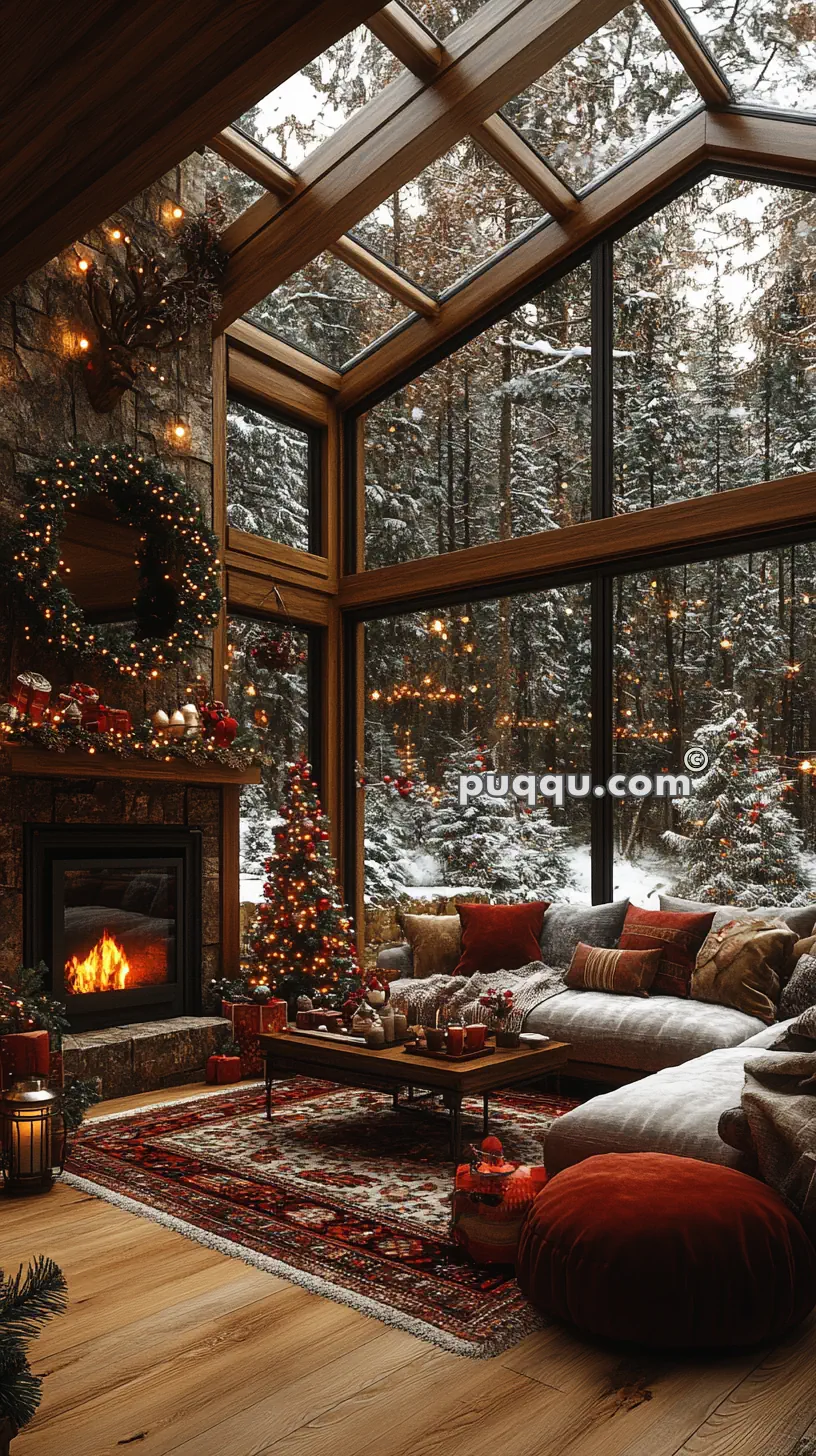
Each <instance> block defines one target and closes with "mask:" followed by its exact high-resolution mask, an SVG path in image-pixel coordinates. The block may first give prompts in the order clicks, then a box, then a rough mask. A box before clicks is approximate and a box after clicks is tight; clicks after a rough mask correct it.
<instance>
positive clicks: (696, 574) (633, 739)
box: [613, 544, 816, 905]
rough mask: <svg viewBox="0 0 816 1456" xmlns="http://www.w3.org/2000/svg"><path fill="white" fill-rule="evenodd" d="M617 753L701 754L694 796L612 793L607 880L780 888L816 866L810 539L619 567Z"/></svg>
mask: <svg viewBox="0 0 816 1456" xmlns="http://www.w3.org/2000/svg"><path fill="white" fill-rule="evenodd" d="M613 600H614V631H615V657H614V702H615V719H614V751H615V768H616V771H618V772H625V773H627V774H630V773H652V774H653V773H660V772H668V773H682V772H683V756H684V753H685V752H686V750H687V749H688V748H689V747H690V746H691V745H692V744H695V745H697V744H698V745H700V746H702V747H703V748H704V749H705V750H706V752H707V753H708V755H709V757H710V760H711V768H710V770H709V771H708V772H707V773H702V774H700V775H699V776H697V777H696V778H693V787H694V792H693V794H692V796H691V798H690V799H688V800H685V801H683V802H682V803H680V802H674V803H672V801H671V800H669V799H658V798H644V799H640V800H638V799H627V800H624V801H621V802H620V803H618V805H617V806H616V811H615V814H616V822H615V892H616V894H627V895H632V896H633V898H634V899H636V900H637V902H638V903H639V904H641V905H645V904H646V903H647V902H649V901H651V902H652V903H654V901H655V899H656V896H657V894H658V892H659V891H660V890H664V891H668V892H670V893H675V894H679V895H684V896H686V897H687V898H689V899H694V900H700V899H711V900H714V901H716V902H733V903H735V904H744V905H751V904H755V905H756V904H759V905H762V904H765V905H768V904H777V905H778V904H786V903H788V902H790V901H791V900H794V899H795V898H796V897H797V895H800V894H802V895H804V896H805V898H808V896H809V893H810V891H809V889H808V886H809V885H810V884H812V882H813V876H814V870H816V855H815V854H814V851H815V850H816V789H814V780H813V777H812V771H811V765H814V767H816V696H814V688H813V684H814V680H816V634H814V613H816V545H814V544H808V545H798V546H787V547H784V548H778V549H777V548H775V549H762V550H757V551H754V552H752V553H750V554H748V555H741V556H734V557H729V558H724V559H718V560H716V561H704V562H695V563H689V564H688V565H684V566H671V567H660V568H659V569H656V570H654V571H652V572H646V573H640V574H638V575H636V576H621V577H618V578H617V579H616V581H615V583H614V599H613Z"/></svg>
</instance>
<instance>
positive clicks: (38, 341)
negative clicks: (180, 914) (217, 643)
mask: <svg viewBox="0 0 816 1456" xmlns="http://www.w3.org/2000/svg"><path fill="white" fill-rule="evenodd" d="M203 194H204V177H203V172H202V163H201V159H200V158H199V157H197V156H195V157H193V158H191V159H189V160H188V161H187V162H185V163H183V164H182V166H181V167H179V168H177V169H176V170H175V171H174V172H172V173H170V174H169V175H168V176H167V177H165V178H163V179H162V180H161V181H160V182H157V183H156V184H155V185H154V186H152V187H150V188H149V189H148V190H147V191H146V192H144V193H142V194H141V195H140V196H139V197H138V198H136V199H135V201H133V202H132V203H130V204H128V206H127V207H124V208H122V209H121V210H120V212H118V213H117V214H116V216H115V217H114V218H111V219H109V220H108V222H106V223H105V224H104V225H103V226H102V227H99V228H97V229H95V230H94V231H93V232H92V233H89V234H88V235H87V236H86V237H85V238H83V239H81V240H78V242H80V243H81V251H82V254H83V256H86V257H88V256H93V257H94V259H95V260H96V262H97V263H98V264H99V266H100V268H104V264H105V260H106V258H108V257H109V256H111V255H113V253H114V250H115V249H116V248H117V246H118V245H117V244H116V243H115V241H114V240H113V239H112V238H111V233H112V230H113V228H114V227H116V226H119V227H121V228H122V230H123V231H127V232H129V233H130V234H131V236H132V237H133V239H134V241H135V242H136V243H137V244H138V245H139V246H141V247H143V248H146V249H155V250H160V251H162V252H163V253H166V252H167V251H168V249H169V247H170V246H171V238H172V230H173V227H174V226H178V224H173V222H172V220H171V218H170V207H171V206H172V205H173V204H174V203H176V202H178V203H180V204H181V206H182V207H183V208H184V209H185V212H186V213H187V214H190V213H193V212H196V211H199V210H200V208H201V206H202V204H203V201H204V195H203ZM120 256H121V254H120ZM90 323H91V321H90V319H89V316H88V314H87V312H86V305H85V299H84V285H83V279H82V275H81V273H80V272H79V271H78V269H77V255H76V252H75V250H74V249H73V248H70V249H67V250H66V251H65V252H64V253H61V254H60V255H59V256H58V257H56V258H54V259H52V261H51V262H50V263H48V264H47V265H46V266H45V267H44V268H41V269H39V270H38V271H37V272H36V273H34V274H32V275H31V277H30V278H28V279H27V280H26V281H25V282H24V283H22V284H20V285H19V286H18V287H17V288H15V289H14V290H13V292H12V293H11V294H10V295H9V296H8V298H6V299H4V300H2V301H0V532H2V531H4V530H6V529H7V527H8V524H9V523H10V522H11V521H13V519H14V515H15V511H16V508H17V507H18V505H19V502H20V500H21V499H22V494H23V491H24V477H25V476H26V475H27V474H28V473H29V472H30V471H32V470H35V469H37V468H38V467H39V466H40V465H41V464H42V463H43V462H44V461H45V460H46V459H48V458H49V457H50V456H52V455H53V454H54V453H55V452H57V451H59V450H60V449H63V448H64V447H65V445H66V444H68V443H71V442H74V443H84V444H90V445H96V444H105V443H116V442H122V441H124V442H126V443H129V444H131V445H135V446H136V447H138V448H139V449H141V450H143V451H144V452H145V453H146V454H148V455H152V456H155V457H157V458H159V459H160V460H161V461H162V463H163V464H164V465H165V467H166V468H168V469H171V470H174V471H176V472H178V473H179V474H180V475H182V476H184V477H185V478H186V480H187V482H188V484H189V486H190V487H191V488H192V489H193V490H194V491H195V493H196V494H197V496H198V498H199V500H200V501H201V504H202V507H203V509H204V512H205V515H206V517H207V519H208V520H209V521H211V520H212V491H213V472H212V458H213V455H212V368H211V343H210V330H209V327H207V326H202V327H201V328H199V329H198V330H196V332H195V333H194V334H193V335H191V336H190V338H188V339H187V340H185V341H184V343H183V344H181V345H180V346H179V347H178V348H177V349H176V350H172V351H168V352H166V353H162V354H159V355H157V356H154V359H153V361H151V360H150V359H149V358H146V363H150V362H156V364H157V368H156V370H155V372H151V370H150V369H149V368H148V367H145V368H144V369H143V370H142V372H141V373H140V375H139V377H138V380H137V386H136V388H135V389H133V390H130V391H128V392H127V393H126V394H125V395H124V397H123V398H122V400H121V401H120V403H119V404H118V405H117V406H116V408H115V409H114V410H113V412H112V413H111V414H96V413H95V412H94V410H93V409H92V407H91V405H90V402H89V400H88V396H87V393H86V389H85V382H84V373H83V366H82V362H81V352H80V349H79V339H80V337H81V336H82V334H83V332H84V331H86V330H89V326H90ZM179 418H181V419H183V420H184V421H185V423H187V424H188V426H189V437H188V439H187V440H185V442H184V445H183V447H180V446H178V445H177V444H174V442H173V441H174V437H173V435H172V426H173V424H174V423H176V422H177V420H178V419H179ZM27 668H32V669H34V670H35V671H39V672H42V673H44V675H45V676H46V677H47V678H48V679H49V681H50V682H52V683H53V684H54V685H55V686H56V685H57V684H60V683H64V682H66V681H70V680H71V679H72V678H77V677H79V678H82V679H84V680H86V681H87V680H91V681H93V683H94V685H95V686H97V687H99V688H100V689H101V690H102V693H103V696H104V697H105V698H106V699H107V701H109V702H111V703H114V704H116V705H121V706H123V707H127V708H129V709H130V710H131V712H132V713H133V715H134V717H136V718H140V717H142V716H144V714H145V713H146V712H147V713H151V712H153V711H154V710H155V708H156V707H158V706H163V707H168V708H172V707H174V706H176V705H177V704H178V703H179V701H183V700H184V697H185V696H186V695H185V691H184V690H185V687H186V684H187V682H188V680H189V677H190V672H189V671H186V670H184V671H181V670H180V671H175V670H172V671H170V672H168V673H167V674H165V676H164V678H163V679H162V680H161V681H159V682H157V683H155V684H149V685H141V684H131V683H127V682H125V683H123V681H122V680H121V679H120V678H119V677H117V678H116V680H115V683H110V684H106V680H105V678H104V676H103V675H102V674H101V673H100V672H98V671H93V673H92V674H91V670H90V669H88V668H87V667H83V668H81V669H80V668H79V667H78V666H77V664H76V663H71V662H66V661H60V660H59V659H58V658H55V659H52V660H48V659H47V657H45V656H44V655H43V654H42V653H41V652H38V653H37V654H36V655H33V654H32V651H31V649H29V650H28V651H26V650H24V648H23V644H22V642H21V634H20V632H19V630H18V629H17V628H16V627H15V623H14V620H13V616H12V613H11V612H10V611H9V605H8V603H7V604H5V609H4V611H3V612H2V613H1V614H0V701H2V700H3V698H4V696H5V693H6V691H7V689H8V687H9V685H10V683H11V682H13V680H14V678H15V677H16V675H17V673H19V672H21V671H23V670H25V669H27ZM195 668H196V670H198V671H202V672H204V673H205V674H206V675H207V676H208V677H209V676H210V674H211V671H212V654H211V652H207V653H205V654H203V655H202V659H201V661H200V662H198V663H196V664H195ZM108 686H109V691H106V688H107V687H108ZM2 760H3V755H2V754H0V974H2V972H3V971H4V970H5V971H7V970H9V969H10V968H12V967H13V966H15V965H16V964H19V961H20V958H21V955H22V857H21V856H22V827H23V824H24V823H26V822H27V821H28V822H30V821H37V822H40V823H43V822H45V823H51V822H53V823H86V824H110V823H122V824H144V823H157V824H162V823H164V824H184V825H188V826H190V827H199V828H201V829H202V830H203V832H204V925H203V936H202V939H203V943H204V966H203V971H204V977H205V979H208V978H209V977H210V976H212V975H216V974H217V973H218V972H219V969H220V883H219V876H220V862H219V854H220V814H221V791H220V789H218V788H213V787H186V788H185V787H183V786H177V785H174V784H172V783H171V784H168V785H165V784H162V783H157V782H146V783H142V782H139V781H136V780H117V779H111V778H105V779H100V780H99V781H95V780H90V779H82V780H79V779H75V780H71V779H70V778H66V779H56V778H54V779H50V778H49V779H36V778H27V777H19V778H18V777H13V778H12V777H8V776H7V775H6V776H4V772H3V761H2Z"/></svg>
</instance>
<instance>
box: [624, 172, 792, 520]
mask: <svg viewBox="0 0 816 1456" xmlns="http://www.w3.org/2000/svg"><path fill="white" fill-rule="evenodd" d="M614 258H615V338H614V343H615V364H614V379H615V504H616V509H617V510H619V511H631V510H642V509H643V508H644V507H647V506H653V505H663V504H665V503H666V502H668V501H671V500H678V499H684V498H686V497H688V496H692V495H708V494H710V493H712V492H717V491H722V490H732V489H734V488H735V487H737V486H742V485H750V484H752V483H754V482H756V481H761V480H776V479H779V478H781V477H783V476H785V475H793V474H795V473H797V472H798V471H804V470H813V469H814V466H816V335H815V334H814V322H815V321H816V273H815V272H814V268H816V197H814V195H813V194H812V193H809V192H799V191H793V190H791V189H789V188H783V187H771V186H766V185H765V184H760V183H756V182H738V181H734V180H733V179H730V178H724V177H712V178H709V179H708V180H707V181H706V182H702V183H700V184H699V185H698V186H697V187H694V188H693V189H692V190H691V191H690V192H687V193H685V194H684V195H683V196H682V197H679V198H678V199H677V200H676V201H675V202H673V203H671V204H670V205H669V206H668V207H666V208H664V209H663V210H662V211H661V212H659V213H657V214H656V215H655V216H654V217H651V218H649V219H648V221H646V222H644V223H641V224H640V226H639V227H636V228H634V229H633V230H632V231H631V232H629V233H627V234H626V236H625V237H623V238H621V239H620V241H619V242H618V243H616V244H615V250H614Z"/></svg>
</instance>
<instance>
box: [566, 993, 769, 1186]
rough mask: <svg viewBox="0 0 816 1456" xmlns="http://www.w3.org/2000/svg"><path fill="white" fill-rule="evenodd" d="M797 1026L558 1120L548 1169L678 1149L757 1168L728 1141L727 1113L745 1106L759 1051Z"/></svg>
mask: <svg viewBox="0 0 816 1456" xmlns="http://www.w3.org/2000/svg"><path fill="white" fill-rule="evenodd" d="M664 999H667V998H664ZM679 1004H680V1005H684V1004H686V1003H684V1002H680V1003H679ZM789 1025H791V1022H785V1023H784V1024H779V1023H778V1024H777V1025H776V1026H764V1027H763V1028H762V1030H761V1031H760V1032H758V1033H757V1034H756V1036H752V1037H751V1038H750V1040H749V1041H746V1042H743V1044H742V1046H738V1047H728V1048H725V1049H721V1050H719V1051H714V1052H708V1053H707V1054H706V1056H704V1057H698V1058H696V1059H695V1060H694V1061H692V1062H684V1063H683V1065H682V1066H680V1067H667V1068H666V1069H665V1070H664V1071H662V1072H656V1073H655V1075H654V1076H653V1077H644V1079H643V1081H642V1082H631V1083H630V1084H629V1085H628V1086H627V1087H617V1088H616V1089H615V1091H614V1092H606V1093H604V1095H603V1096H601V1097H593V1098H592V1100H591V1101H590V1102H585V1103H584V1104H583V1106H582V1107H576V1108H575V1110H574V1111H573V1112H568V1113H567V1114H566V1116H565V1117H558V1118H556V1120H555V1122H554V1123H553V1125H552V1127H551V1128H550V1131H549V1132H548V1134H547V1139H546V1142H545V1144H544V1162H545V1163H546V1166H547V1172H548V1173H549V1174H550V1176H552V1175H553V1174H554V1173H560V1171H561V1169H562V1168H568V1167H569V1166H570V1165H571V1164H572V1163H580V1162H582V1160H583V1159H584V1158H591V1157H593V1155H594V1154H595V1153H644V1152H646V1153H675V1154H676V1155H677V1156H678V1157H682V1158H701V1159H702V1160H703V1162H705V1163H722V1164H724V1165H725V1166H726V1167H729V1168H739V1169H741V1171H742V1172H744V1173H756V1172H757V1168H756V1164H755V1162H754V1159H753V1157H752V1156H751V1155H750V1154H746V1153H744V1152H739V1151H738V1150H737V1149H736V1148H732V1147H729V1146H728V1144H727V1143H724V1142H723V1141H722V1138H721V1137H720V1135H719V1132H718V1125H719V1121H720V1116H721V1114H722V1113H724V1112H727V1111H728V1110H729V1109H730V1108H733V1107H739V1105H740V1099H741V1097H742V1088H743V1084H744V1082H745V1062H746V1060H747V1059H748V1057H750V1055H751V1053H752V1052H756V1051H761V1050H762V1049H763V1048H768V1047H770V1046H772V1045H773V1043H774V1040H775V1039H776V1038H777V1037H778V1036H779V1035H780V1033H782V1032H784V1031H785V1029H786V1027H788V1026H789Z"/></svg>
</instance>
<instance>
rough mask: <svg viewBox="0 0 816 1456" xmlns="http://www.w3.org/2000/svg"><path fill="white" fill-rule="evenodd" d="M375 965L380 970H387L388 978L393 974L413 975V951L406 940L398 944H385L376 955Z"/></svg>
mask: <svg viewBox="0 0 816 1456" xmlns="http://www.w3.org/2000/svg"><path fill="white" fill-rule="evenodd" d="M377 967H378V969H379V970H381V971H387V972H388V974H389V978H390V979H393V978H394V977H395V976H413V974H414V953H413V951H412V950H411V947H410V945H409V944H408V942H407V940H403V941H402V942H401V943H400V944H399V945H387V946H386V947H385V949H384V950H381V951H380V953H379V955H378V956H377Z"/></svg>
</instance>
